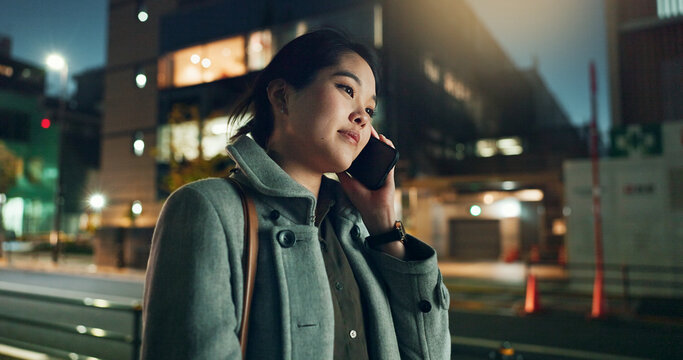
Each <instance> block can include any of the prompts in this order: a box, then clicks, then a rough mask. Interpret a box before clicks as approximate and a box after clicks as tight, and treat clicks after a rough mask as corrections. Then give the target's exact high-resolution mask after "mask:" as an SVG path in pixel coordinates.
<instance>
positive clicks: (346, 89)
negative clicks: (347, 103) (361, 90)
mask: <svg viewBox="0 0 683 360" xmlns="http://www.w3.org/2000/svg"><path fill="white" fill-rule="evenodd" d="M337 87H338V88H340V89H342V90H344V92H345V93H347V94H349V96H351V97H353V88H352V87H350V86H348V85H343V84H339V85H337Z"/></svg>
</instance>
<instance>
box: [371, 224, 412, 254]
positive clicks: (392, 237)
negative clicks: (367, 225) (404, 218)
mask: <svg viewBox="0 0 683 360" xmlns="http://www.w3.org/2000/svg"><path fill="white" fill-rule="evenodd" d="M366 239H367V241H368V245H369V246H370V247H373V248H376V247H378V246H379V245H383V244H386V243H390V242H392V241H400V242H402V243H403V245H405V244H406V231H405V229H404V228H403V223H402V222H401V220H396V222H395V223H394V228H393V229H391V230H390V231H389V232H385V233H383V234H378V235H370V236H368V237H367V238H366Z"/></svg>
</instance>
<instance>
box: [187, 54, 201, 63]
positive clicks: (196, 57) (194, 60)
mask: <svg viewBox="0 0 683 360" xmlns="http://www.w3.org/2000/svg"><path fill="white" fill-rule="evenodd" d="M201 60H202V58H201V57H200V56H199V55H197V54H192V56H190V62H192V63H193V64H199V62H200V61H201Z"/></svg>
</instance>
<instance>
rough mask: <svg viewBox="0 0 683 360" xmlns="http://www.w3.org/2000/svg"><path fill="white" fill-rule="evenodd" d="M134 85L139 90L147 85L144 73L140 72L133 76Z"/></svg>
mask: <svg viewBox="0 0 683 360" xmlns="http://www.w3.org/2000/svg"><path fill="white" fill-rule="evenodd" d="M135 85H137V86H138V88H140V89H142V88H144V87H145V85H147V75H145V73H144V72H142V71H140V72H138V74H137V75H135Z"/></svg>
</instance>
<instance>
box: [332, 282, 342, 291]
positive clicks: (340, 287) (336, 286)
mask: <svg viewBox="0 0 683 360" xmlns="http://www.w3.org/2000/svg"><path fill="white" fill-rule="evenodd" d="M334 288H335V289H337V290H341V289H343V288H344V285H342V283H340V282H339V281H337V282H336V283H334Z"/></svg>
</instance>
